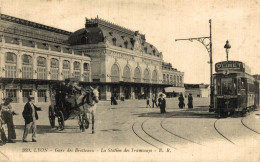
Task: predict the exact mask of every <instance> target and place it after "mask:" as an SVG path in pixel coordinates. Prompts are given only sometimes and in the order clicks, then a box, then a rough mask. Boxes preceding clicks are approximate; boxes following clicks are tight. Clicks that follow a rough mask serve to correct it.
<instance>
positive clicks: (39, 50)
mask: <svg viewBox="0 0 260 162" xmlns="http://www.w3.org/2000/svg"><path fill="white" fill-rule="evenodd" d="M0 60H1V61H0V98H1V100H2V99H3V98H5V97H11V98H12V99H13V100H14V102H18V103H23V102H26V101H27V99H26V97H27V96H28V95H34V96H35V101H36V102H49V93H50V85H51V84H53V83H57V82H62V81H64V80H65V79H66V78H76V79H78V80H79V83H80V84H81V85H98V87H99V92H100V99H101V100H109V99H110V97H111V96H115V97H117V98H121V97H124V98H125V99H138V98H143V97H151V96H152V94H156V95H157V94H158V93H159V92H161V91H162V89H164V88H165V87H177V88H178V87H183V88H184V85H183V77H184V73H183V72H180V71H178V70H177V69H174V68H173V67H170V68H165V67H167V66H168V64H167V63H165V62H164V61H163V54H162V53H161V52H159V51H158V50H157V48H156V47H155V46H154V45H152V44H150V43H148V42H147V41H146V39H145V35H144V34H141V33H139V32H138V31H132V30H130V29H126V28H124V27H121V26H119V25H116V24H113V23H111V22H108V21H106V20H103V19H100V18H98V17H97V18H94V19H86V22H85V26H84V25H83V28H82V29H79V30H77V31H75V32H69V31H65V30H62V29H57V28H53V27H50V26H46V25H42V24H39V23H35V22H31V21H28V20H24V19H20V18H16V17H12V16H8V15H4V14H0Z"/></svg>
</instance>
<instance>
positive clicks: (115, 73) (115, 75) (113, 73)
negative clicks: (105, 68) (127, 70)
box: [111, 64, 120, 82]
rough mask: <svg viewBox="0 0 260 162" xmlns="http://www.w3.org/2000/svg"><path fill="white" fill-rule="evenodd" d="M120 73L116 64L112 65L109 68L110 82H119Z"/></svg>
mask: <svg viewBox="0 0 260 162" xmlns="http://www.w3.org/2000/svg"><path fill="white" fill-rule="evenodd" d="M119 78H120V72H119V67H118V65H117V64H114V65H113V66H112V68H111V82H119Z"/></svg>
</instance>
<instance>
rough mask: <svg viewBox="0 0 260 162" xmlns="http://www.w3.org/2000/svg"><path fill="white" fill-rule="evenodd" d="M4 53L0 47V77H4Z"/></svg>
mask: <svg viewBox="0 0 260 162" xmlns="http://www.w3.org/2000/svg"><path fill="white" fill-rule="evenodd" d="M3 69H5V53H4V51H3V50H2V49H0V77H5V71H4V70H3Z"/></svg>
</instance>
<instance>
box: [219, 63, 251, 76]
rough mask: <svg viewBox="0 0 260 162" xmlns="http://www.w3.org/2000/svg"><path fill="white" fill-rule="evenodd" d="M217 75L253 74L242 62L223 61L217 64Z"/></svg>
mask: <svg viewBox="0 0 260 162" xmlns="http://www.w3.org/2000/svg"><path fill="white" fill-rule="evenodd" d="M215 71H216V73H223V74H226V73H241V72H242V73H247V74H250V73H251V69H250V68H249V67H248V66H247V65H246V64H245V63H243V62H241V61H221V62H217V63H216V64H215Z"/></svg>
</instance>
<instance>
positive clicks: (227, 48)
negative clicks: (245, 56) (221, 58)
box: [224, 40, 231, 61]
mask: <svg viewBox="0 0 260 162" xmlns="http://www.w3.org/2000/svg"><path fill="white" fill-rule="evenodd" d="M224 48H226V54H227V61H228V52H229V49H230V48H231V46H230V44H229V42H228V40H227V41H226V44H225V46H224Z"/></svg>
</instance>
